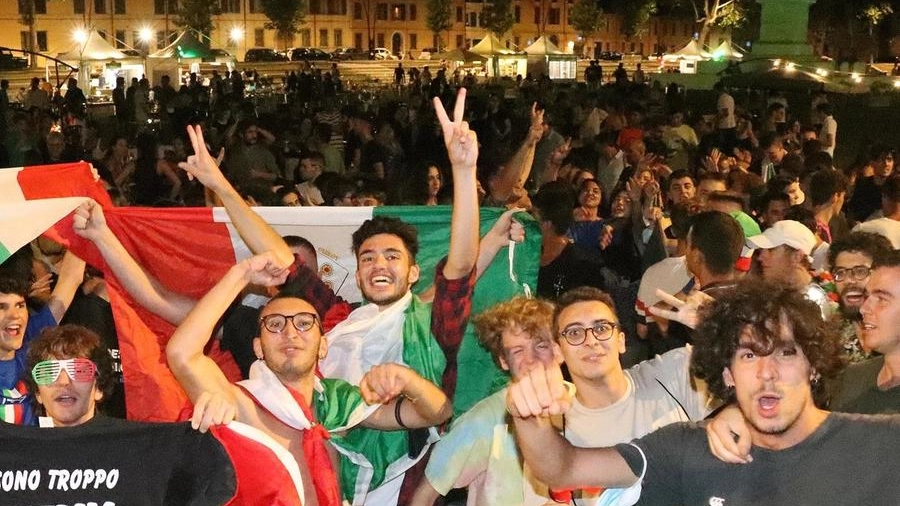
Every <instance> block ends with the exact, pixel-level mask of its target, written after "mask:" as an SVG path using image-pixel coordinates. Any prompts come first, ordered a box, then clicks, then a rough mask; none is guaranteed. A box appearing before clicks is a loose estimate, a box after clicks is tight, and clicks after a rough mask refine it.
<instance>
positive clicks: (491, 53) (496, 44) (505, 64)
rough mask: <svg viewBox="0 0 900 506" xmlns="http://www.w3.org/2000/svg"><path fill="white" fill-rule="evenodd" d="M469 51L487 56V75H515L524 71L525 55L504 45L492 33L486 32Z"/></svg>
mask: <svg viewBox="0 0 900 506" xmlns="http://www.w3.org/2000/svg"><path fill="white" fill-rule="evenodd" d="M471 51H472V52H473V53H477V54H480V55H482V56H484V57H486V58H488V65H487V70H488V76H491V77H516V76H517V75H519V74H523V75H524V74H525V72H526V69H527V65H526V61H527V56H526V55H525V54H522V53H517V52H516V51H514V50H512V49H509V48H508V47H506V46H504V45H503V43H501V42H500V39H498V38H497V36H496V35H494V34H493V33H490V32H488V34H487V36H486V37H485V38H483V39H481V40H480V41H479V42H478V44H475V45H474V46H472V49H471Z"/></svg>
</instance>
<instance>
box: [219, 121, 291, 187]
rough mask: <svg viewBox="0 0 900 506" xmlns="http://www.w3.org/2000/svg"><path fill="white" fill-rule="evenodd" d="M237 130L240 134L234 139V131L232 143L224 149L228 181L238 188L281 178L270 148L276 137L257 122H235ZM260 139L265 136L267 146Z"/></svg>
mask: <svg viewBox="0 0 900 506" xmlns="http://www.w3.org/2000/svg"><path fill="white" fill-rule="evenodd" d="M234 128H237V129H238V131H239V135H238V136H235V135H233V133H234V132H233V131H232V132H231V133H232V135H231V142H230V144H229V145H228V149H226V150H225V153H226V154H227V158H226V159H225V167H226V174H228V179H229V180H230V181H231V182H232V183H233V184H234V185H235V186H237V187H239V188H242V187H244V186H246V184H247V183H249V182H251V181H265V182H268V183H271V182H273V181H275V179H277V178H278V177H279V176H280V174H279V172H278V164H277V163H276V162H275V155H273V154H272V151H271V150H270V149H269V147H268V145H269V144H271V143H272V142H273V141H274V140H275V136H273V135H272V134H271V133H270V132H268V131H267V130H264V129H262V128H260V127H259V125H258V124H257V123H256V121H255V120H244V121H241V122H239V123H235V127H234ZM260 136H262V137H263V139H264V144H259V138H260Z"/></svg>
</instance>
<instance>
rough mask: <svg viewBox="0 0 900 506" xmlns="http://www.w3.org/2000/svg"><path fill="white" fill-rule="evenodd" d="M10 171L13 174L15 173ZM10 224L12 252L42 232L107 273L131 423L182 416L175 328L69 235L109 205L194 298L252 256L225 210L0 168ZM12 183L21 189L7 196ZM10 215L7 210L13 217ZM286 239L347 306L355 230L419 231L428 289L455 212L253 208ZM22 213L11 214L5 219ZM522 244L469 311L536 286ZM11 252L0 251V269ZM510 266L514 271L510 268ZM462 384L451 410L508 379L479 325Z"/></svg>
mask: <svg viewBox="0 0 900 506" xmlns="http://www.w3.org/2000/svg"><path fill="white" fill-rule="evenodd" d="M13 174H14V175H13ZM0 178H7V179H2V180H0V182H2V183H7V184H2V185H0V188H2V189H3V190H2V194H0V196H2V199H0V209H2V214H0V216H2V220H3V227H2V229H0V230H2V231H0V244H2V245H3V247H5V250H6V251H8V252H10V253H11V252H14V251H15V250H16V249H18V248H19V247H22V246H23V245H25V244H27V243H28V242H29V241H31V240H32V239H34V238H36V237H38V236H39V235H41V234H42V233H45V232H46V233H47V235H48V236H50V237H53V238H54V239H56V240H58V241H59V242H61V243H63V244H65V245H67V246H68V247H69V248H70V249H71V250H72V251H73V252H75V253H76V254H77V255H78V256H80V257H81V258H83V259H84V260H85V261H87V262H88V263H89V264H91V265H93V266H95V267H97V268H98V269H100V270H102V271H103V272H104V273H105V276H106V280H107V283H108V285H109V294H110V303H111V305H112V308H113V315H114V318H115V320H116V327H117V330H118V334H119V348H120V354H121V361H122V369H123V374H124V376H125V388H126V402H127V411H128V417H129V418H130V419H136V420H147V421H172V420H176V419H177V418H178V416H179V413H181V411H182V410H183V408H184V407H185V406H186V405H188V401H187V397H186V395H185V394H184V392H183V390H182V389H181V387H180V386H179V385H178V383H177V381H176V380H175V378H174V377H173V376H172V374H171V372H170V371H169V370H168V368H167V366H166V363H165V344H166V342H167V340H168V338H169V337H170V336H171V334H172V332H173V330H174V328H173V327H172V325H170V324H169V323H167V322H165V321H163V320H162V319H161V318H159V317H156V316H155V315H153V314H151V313H150V312H149V311H146V310H144V309H143V308H142V307H140V306H139V305H138V304H137V303H135V302H134V301H133V300H132V299H131V298H130V297H129V296H128V294H126V293H125V292H124V290H122V288H121V286H120V284H119V283H118V281H117V280H116V279H115V277H114V276H113V275H112V273H111V272H109V270H108V269H107V268H106V265H105V263H104V262H103V260H102V257H101V256H100V254H99V252H98V251H97V250H96V249H95V248H94V246H93V244H91V243H90V242H89V241H86V240H84V239H82V238H80V237H78V236H77V235H75V234H74V232H73V231H72V223H71V216H70V213H71V211H72V210H73V209H75V208H76V207H77V206H78V205H79V204H80V203H81V202H82V201H83V200H84V198H85V197H91V198H94V199H95V200H97V201H98V202H100V203H101V205H103V207H104V213H105V215H106V220H107V223H108V224H109V227H110V228H111V229H112V231H113V232H114V233H115V234H116V236H117V237H118V238H119V239H120V240H121V242H122V244H123V245H124V246H125V248H126V249H127V250H128V251H129V252H130V253H131V255H132V256H134V258H135V259H136V260H137V262H138V263H139V264H140V265H141V266H142V267H143V268H144V269H145V270H146V271H148V272H149V273H150V274H151V275H152V276H153V277H155V278H156V279H158V280H159V281H160V282H161V283H162V284H164V285H165V286H166V287H167V288H169V289H171V290H173V291H176V292H179V293H183V294H185V295H188V296H190V297H193V298H195V299H199V298H200V297H202V296H203V295H204V294H205V293H206V292H207V291H208V290H209V289H210V288H211V287H212V286H213V285H214V284H215V283H216V282H217V281H218V280H219V279H220V278H221V277H222V276H223V275H224V274H225V272H226V271H227V270H228V269H229V268H230V267H231V266H232V265H234V264H235V263H236V262H237V261H239V260H241V259H243V258H246V257H248V256H249V255H250V251H249V249H248V248H247V246H246V245H245V244H244V243H243V242H241V240H240V238H239V237H238V235H237V232H236V230H235V229H234V227H233V226H232V225H231V223H230V221H229V219H228V215H227V214H226V213H225V210H224V209H221V208H140V207H113V206H112V204H111V202H110V199H109V196H108V195H107V194H106V193H105V191H104V190H103V188H102V186H101V185H100V183H99V182H97V178H96V174H95V172H94V171H93V170H92V168H91V166H90V165H89V164H87V163H78V164H67V165H53V166H36V167H29V168H25V169H7V170H0ZM9 185H14V186H15V188H9ZM7 210H9V211H10V214H8V213H7V212H6V211H7ZM255 210H256V212H257V213H259V214H260V216H262V217H263V219H264V220H265V221H266V222H268V223H269V224H271V225H272V226H273V228H274V229H275V230H276V231H278V232H279V233H280V234H281V235H299V236H301V237H305V238H306V239H308V240H309V241H310V242H312V243H313V245H315V246H316V250H317V252H318V255H319V270H320V274H321V275H322V278H323V279H324V280H325V281H326V283H328V284H330V285H331V287H332V288H333V289H334V290H335V292H336V293H337V294H338V295H340V296H342V297H343V298H344V299H346V300H348V301H350V302H357V301H360V300H361V295H360V293H359V290H358V288H357V287H356V280H355V276H354V274H355V272H356V260H355V257H354V256H353V253H352V249H351V234H352V233H353V232H354V231H355V230H356V229H357V228H358V227H359V225H360V224H362V222H363V221H365V220H366V219H369V218H371V217H372V216H375V215H379V214H380V215H391V216H396V217H398V218H401V219H402V220H404V221H405V222H407V223H410V224H413V225H415V226H416V227H417V228H418V231H419V241H420V248H419V254H418V257H417V261H418V263H419V265H420V266H421V272H422V279H421V280H420V281H419V282H418V283H417V285H416V287H415V290H416V291H421V290H424V289H426V288H427V287H428V286H429V285H430V284H431V277H432V276H433V274H434V268H435V265H436V264H437V263H438V261H439V260H440V259H441V258H443V257H444V256H445V255H446V254H447V250H448V247H449V237H450V213H451V207H450V206H437V207H424V206H410V207H378V208H372V207H346V208H336V207H317V208H312V207H269V208H257V209H255ZM502 211H503V210H502V209H482V211H481V220H480V221H481V233H482V234H484V233H486V232H487V231H488V230H489V229H490V227H491V225H492V224H493V223H494V222H495V221H496V219H497V218H498V217H499V216H500V214H501V213H502ZM9 216H14V218H8V217H9ZM522 221H523V223H524V224H525V226H526V241H525V242H524V243H522V244H519V245H517V246H516V247H515V249H514V254H513V255H507V254H506V253H505V252H504V253H502V254H501V255H498V257H497V258H496V259H495V260H494V263H493V264H492V265H491V266H490V267H489V268H488V270H487V271H486V272H485V274H484V275H483V276H482V278H481V279H480V280H479V282H478V284H477V286H476V289H475V300H474V302H473V311H472V312H473V314H477V313H478V312H480V311H482V310H484V309H485V308H487V307H490V306H491V305H493V304H495V303H496V302H499V301H501V300H505V299H508V298H509V297H511V296H512V295H515V294H517V293H521V292H522V291H523V289H524V285H526V284H527V285H529V286H530V287H531V288H532V289H533V288H534V287H535V286H536V280H537V269H538V258H539V254H540V232H539V230H538V227H537V225H536V223H534V221H533V220H530V219H529V218H528V217H527V216H523V217H522ZM8 256H9V253H6V254H5V256H3V255H0V261H2V260H5V259H6V258H7V257H8ZM510 260H512V268H510ZM210 354H211V355H213V356H214V358H217V361H219V363H220V366H222V367H223V370H225V371H226V374H227V375H229V376H230V378H231V379H233V380H237V379H240V378H239V371H238V370H237V367H236V366H235V365H234V363H233V361H229V360H228V359H227V358H226V357H221V356H219V354H218V352H217V350H216V349H213V350H211V352H210ZM458 364H459V371H458V377H459V384H458V386H457V390H456V396H455V399H454V405H455V408H456V410H457V412H459V411H462V410H465V409H467V408H468V407H469V406H471V405H472V404H474V403H475V402H477V401H479V400H481V399H482V398H484V397H486V396H487V395H488V394H489V393H491V392H492V391H493V390H494V389H495V387H496V385H498V384H500V383H503V382H502V381H500V380H501V378H503V375H502V373H501V372H500V371H498V370H497V368H496V366H495V365H494V363H493V361H492V360H491V358H490V355H489V354H488V353H487V352H486V351H485V350H484V349H483V348H481V346H480V345H479V344H478V343H477V340H476V339H475V337H474V335H473V334H472V332H471V329H470V330H469V331H468V332H467V335H466V338H465V339H464V340H463V344H462V346H461V349H460V352H459V357H458Z"/></svg>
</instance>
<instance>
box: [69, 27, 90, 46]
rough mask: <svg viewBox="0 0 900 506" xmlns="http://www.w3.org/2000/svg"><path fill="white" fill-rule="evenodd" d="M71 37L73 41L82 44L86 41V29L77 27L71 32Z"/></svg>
mask: <svg viewBox="0 0 900 506" xmlns="http://www.w3.org/2000/svg"><path fill="white" fill-rule="evenodd" d="M72 38H73V39H75V42H78V43H80V44H84V43H85V42H87V39H88V33H87V30H84V29H82V28H78V29H77V30H75V31H74V32H72Z"/></svg>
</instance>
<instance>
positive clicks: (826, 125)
mask: <svg viewBox="0 0 900 506" xmlns="http://www.w3.org/2000/svg"><path fill="white" fill-rule="evenodd" d="M829 134H830V135H831V138H832V139H833V140H834V143H833V144H832V145H831V147H828V148H824V149H822V151H825V152H826V153H828V154H829V155H831V156H834V147H835V146H836V145H837V121H835V120H834V117H832V116H826V117H825V119H823V120H822V128H821V129H820V130H819V140H820V141H822V142H823V143H824V142H825V136H827V135H829Z"/></svg>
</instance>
